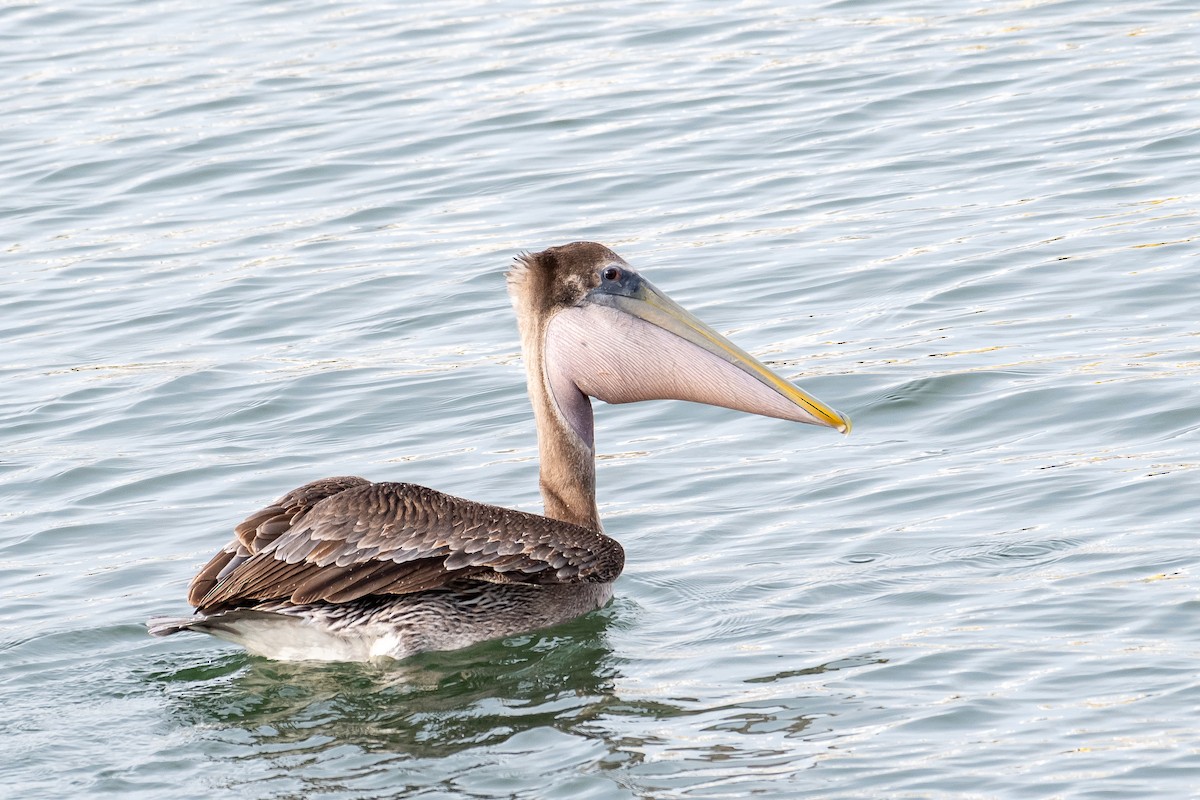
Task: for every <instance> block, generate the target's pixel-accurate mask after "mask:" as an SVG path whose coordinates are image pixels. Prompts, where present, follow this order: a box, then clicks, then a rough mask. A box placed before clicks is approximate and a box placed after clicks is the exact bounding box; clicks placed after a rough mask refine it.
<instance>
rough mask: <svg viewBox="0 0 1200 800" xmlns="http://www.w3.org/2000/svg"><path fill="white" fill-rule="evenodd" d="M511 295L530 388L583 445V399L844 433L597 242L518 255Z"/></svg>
mask: <svg viewBox="0 0 1200 800" xmlns="http://www.w3.org/2000/svg"><path fill="white" fill-rule="evenodd" d="M509 291H510V294H511V295H512V297H513V304H514V306H515V308H516V310H517V317H518V319H519V321H520V325H521V332H522V339H523V343H524V345H525V352H526V354H527V356H529V355H530V354H534V358H533V359H531V363H530V364H529V367H530V388H531V390H536V389H539V388H543V387H544V391H545V392H546V394H547V395H548V399H549V400H550V401H551V405H552V407H553V409H554V411H555V412H556V414H555V415H556V416H558V417H559V418H560V419H561V420H563V421H565V423H566V424H567V426H568V427H569V429H570V431H571V432H572V433H573V434H574V435H575V436H577V437H579V439H580V440H582V442H583V443H584V444H586V445H587V446H588V447H589V448H590V447H591V446H592V441H593V432H592V412H591V404H590V402H589V401H588V398H589V397H594V398H596V399H598V400H603V401H604V402H606V403H631V402H635V401H638V400H668V399H669V400H688V401H692V402H697V403H705V404H708V405H713V406H721V407H724V408H731V409H735V410H738V411H745V412H748V413H751V414H761V415H763V416H767V417H777V418H780V419H786V420H792V421H794V422H804V423H808V424H812V425H824V426H828V427H831V428H835V429H837V430H839V431H841V432H843V433H848V432H849V431H850V419H849V418H848V417H847V416H846V415H844V414H842V413H840V412H838V411H835V410H833V409H832V408H830V407H829V406H827V405H825V404H824V403H822V402H821V401H820V400H818V399H817V398H815V397H813V396H812V395H810V394H808V393H807V392H805V391H803V390H801V389H800V388H798V387H796V386H794V385H792V384H791V383H790V382H789V381H787V380H785V379H784V378H782V377H780V376H779V375H777V374H775V373H774V372H772V371H771V370H770V369H768V368H767V367H766V366H765V365H764V364H763V363H762V362H760V361H758V360H757V359H756V358H754V357H753V356H751V355H750V354H749V353H747V352H746V351H744V350H742V349H741V348H740V347H738V346H737V345H735V344H734V343H733V342H731V341H729V340H728V339H726V338H725V337H724V336H722V335H721V334H719V333H717V332H716V331H714V330H713V329H712V328H710V327H709V326H708V325H705V324H704V323H703V322H701V321H700V320H698V319H697V318H696V317H695V316H693V315H692V314H690V313H689V312H687V311H686V310H684V309H683V308H682V307H681V306H679V304H677V303H676V302H674V301H673V300H671V299H670V298H669V297H667V295H665V294H664V293H663V292H661V291H660V290H659V289H657V288H655V286H654V285H653V284H652V283H650V281H648V280H647V279H646V278H644V277H643V276H642V275H641V274H639V273H638V272H637V271H636V270H635V269H633V267H631V266H630V265H629V263H628V262H627V261H625V259H623V258H621V257H620V256H618V255H617V254H616V253H614V252H613V251H612V250H609V249H608V248H607V247H605V246H603V245H600V244H596V243H594V242H575V243H573V244H567V245H563V246H561V247H552V248H550V249H548V250H544V251H542V252H540V253H533V254H528V255H524V256H522V257H520V258H519V259H518V261H517V265H516V266H515V267H514V268H513V270H512V271H511V272H510V273H509ZM535 382H538V383H542V384H543V386H542V387H535V386H534V383H535Z"/></svg>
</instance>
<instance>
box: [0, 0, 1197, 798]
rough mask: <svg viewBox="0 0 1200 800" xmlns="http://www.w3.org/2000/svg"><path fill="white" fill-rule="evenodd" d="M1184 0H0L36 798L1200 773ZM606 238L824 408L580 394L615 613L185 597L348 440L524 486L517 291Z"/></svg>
mask: <svg viewBox="0 0 1200 800" xmlns="http://www.w3.org/2000/svg"><path fill="white" fill-rule="evenodd" d="M1198 27H1200V16H1198V15H1197V12H1196V11H1195V10H1194V9H1193V8H1192V6H1191V4H1189V3H1184V2H1168V1H1166V0H1164V1H1162V2H1150V3H1142V4H1137V5H1136V6H1134V5H1131V4H1099V5H1097V4H1095V3H1089V2H1084V1H1083V0H1062V1H1061V2H1037V1H1036V0H1034V1H1033V2H1013V3H998V4H997V3H992V4H967V5H963V4H960V3H950V2H945V1H944V0H943V2H934V3H922V4H913V3H905V2H881V3H864V2H850V1H848V0H842V1H841V2H814V3H801V4H795V3H789V4H782V3H781V4H772V3H766V2H755V1H754V0H750V1H749V2H743V3H736V4H731V3H697V4H688V5H678V4H667V3H617V4H610V5H595V4H589V3H556V4H547V3H534V4H502V5H499V4H494V3H485V2H445V3H437V4H413V5H403V6H402V7H393V5H392V4H372V3H358V4H346V3H317V2H296V3H288V4H282V5H280V4H276V5H270V4H268V5H263V4H260V3H251V2H234V3H226V4H222V5H221V6H219V7H214V8H212V9H201V8H195V7H192V6H189V5H187V4H181V3H176V2H172V1H171V0H167V2H163V3H156V4H139V3H129V2H111V3H103V2H92V3H83V4H74V5H71V6H64V7H54V6H48V5H45V4H36V3H27V4H9V5H7V6H5V7H4V8H3V9H0V31H3V33H0V40H2V41H3V46H2V47H0V112H2V113H0V186H3V187H4V191H3V192H2V193H0V221H2V222H0V232H2V236H3V250H2V255H0V352H2V353H3V356H2V357H0V498H2V499H3V514H4V524H3V526H0V574H2V577H0V609H2V610H0V637H2V638H0V641H2V643H3V644H2V648H3V649H2V651H0V665H2V667H0V704H2V706H3V708H4V712H3V715H0V756H2V757H0V781H2V782H3V785H4V786H5V787H6V789H7V790H8V791H10V792H11V793H12V794H13V796H14V797H22V798H30V797H55V798H62V797H94V796H98V795H103V794H119V795H120V796H122V797H129V798H155V797H167V796H170V797H177V796H179V793H180V792H181V791H182V792H183V793H184V794H186V795H189V796H190V795H201V794H204V795H206V796H212V797H235V796H236V797H239V798H245V797H262V798H275V797H280V798H282V797H331V798H332V797H345V798H359V797H494V796H511V797H529V798H545V797H569V798H580V797H583V798H622V797H655V798H669V797H712V798H716V797H742V796H746V795H749V794H761V795H765V796H777V797H801V796H812V797H831V798H832V797H844V798H859V797H865V796H887V797H955V798H957V797H968V796H969V797H987V798H992V797H1013V798H1028V797H1049V796H1055V797H1135V796H1150V795H1153V796H1157V797H1166V796H1188V795H1189V794H1191V793H1192V792H1193V791H1194V789H1193V787H1194V786H1195V785H1196V781H1197V780H1198V779H1200V759H1198V757H1197V752H1198V751H1200V735H1198V734H1197V732H1196V709H1197V707H1198V706H1200V687H1198V683H1197V679H1196V675H1195V672H1196V670H1195V664H1196V657H1197V652H1198V650H1200V635H1198V634H1197V625H1196V618H1197V612H1198V611H1200V602H1198V601H1197V579H1196V570H1197V560H1198V559H1197V555H1196V547H1195V534H1196V530H1197V521H1198V520H1197V518H1198V516H1200V515H1198V514H1197V512H1196V500H1195V498H1196V497H1198V496H1200V481H1198V480H1197V478H1198V473H1197V466H1198V465H1200V457H1198V455H1197V454H1198V441H1200V404H1198V403H1197V401H1196V386H1197V379H1198V377H1200V322H1198V321H1197V320H1198V314H1197V308H1198V306H1197V301H1196V291H1197V290H1196V286H1197V277H1198V270H1197V259H1196V254H1197V247H1196V243H1195V231H1196V229H1197V224H1198V209H1200V203H1198V196H1197V188H1196V187H1197V186H1200V158H1198V157H1197V153H1198V151H1200V127H1198V122H1197V121H1198V120H1200V84H1198V83H1197V80H1196V76H1197V74H1200V72H1198V70H1200V58H1198V57H1197V56H1196V54H1195V52H1196V48H1195V43H1196V41H1197V34H1198V30H1197V29H1198ZM576 239H595V240H598V241H602V242H604V243H606V244H608V245H610V246H612V247H613V248H614V249H616V250H617V251H618V252H619V253H621V254H622V255H623V256H624V257H625V258H627V259H628V260H629V261H630V262H631V263H632V264H634V265H635V266H636V267H638V268H639V269H641V270H643V271H644V272H645V273H646V274H647V275H648V276H649V277H650V278H651V280H653V281H654V282H655V283H656V284H657V285H658V286H660V287H661V288H663V289H664V290H666V291H668V292H669V293H670V294H671V295H672V296H673V297H674V298H675V299H676V300H678V301H679V302H680V303H682V304H683V305H684V306H686V307H688V308H689V309H691V310H693V311H694V312H696V313H697V314H698V315H699V316H701V317H702V318H704V319H705V320H706V321H708V322H709V323H711V324H712V325H714V326H715V327H716V328H718V329H719V330H722V331H723V332H725V333H728V334H729V335H730V336H731V337H732V338H733V339H734V340H735V341H737V342H738V343H740V344H741V345H742V346H744V347H745V348H746V349H748V350H750V351H751V352H753V353H754V354H756V355H758V356H759V357H761V358H763V359H764V360H766V361H767V362H768V363H770V364H771V365H772V366H773V367H774V368H776V369H777V370H779V371H780V372H781V373H783V374H785V375H787V376H788V377H790V378H792V379H794V380H796V381H797V382H798V383H799V384H800V385H802V386H804V387H805V388H806V389H807V390H809V391H811V392H813V393H814V394H816V395H817V396H819V397H821V398H822V399H823V400H826V401H827V402H829V403H830V404H832V405H833V406H835V407H837V408H839V409H841V410H844V411H846V412H847V413H849V414H850V415H851V417H852V418H853V419H854V422H855V430H854V433H853V434H852V435H851V436H850V437H848V438H843V437H839V436H837V435H836V434H834V433H832V432H830V431H825V430H819V429H815V428H809V427H805V426H798V425H791V424H788V423H784V422H780V421H777V420H769V419H760V418H751V417H743V416H741V415H738V414H735V413H733V412H728V411H722V410H719V409H710V408H704V407H698V406H690V405H685V404H670V403H647V404H641V405H635V406H622V407H611V408H610V407H601V408H598V409H597V443H598V447H599V451H600V458H601V461H600V464H599V470H598V481H599V487H600V501H601V511H602V513H603V514H604V516H605V518H606V520H607V522H606V524H607V526H608V529H609V532H610V533H611V534H612V535H614V536H616V537H617V538H619V539H620V540H621V541H622V543H623V544H624V545H625V547H626V550H627V552H628V564H627V568H626V573H625V574H624V575H623V576H622V578H621V579H620V581H619V582H618V584H617V598H616V600H615V601H614V603H613V604H612V605H611V606H609V607H608V608H606V609H604V610H603V611H601V612H599V613H597V614H594V615H591V616H588V617H586V618H584V619H581V620H578V621H577V622H575V623H573V624H571V625H567V626H563V627H561V628H556V629H553V630H549V631H545V632H542V633H538V634H534V635H529V636H524V637H519V638H516V639H510V640H506V641H502V642H494V643H488V644H485V645H480V646H478V647H475V648H471V649H468V650H464V651H459V652H454V653H442V654H431V655H427V656H422V657H419V658H417V659H414V660H412V661H410V662H406V663H404V664H401V665H393V666H391V667H383V666H363V665H307V664H279V663H272V662H268V661H263V660H260V659H255V658H250V657H247V656H246V655H244V654H243V653H241V652H240V651H238V650H237V649H235V648H231V647H229V646H226V645H222V644H219V643H215V642H212V641H209V640H206V639H203V638H201V637H173V638H171V639H168V640H152V639H150V638H148V637H147V636H146V635H145V631H144V628H143V625H142V623H143V621H144V620H145V619H146V618H147V617H149V616H151V615H154V614H163V613H184V612H186V606H185V604H184V600H183V595H184V592H185V587H186V583H187V581H188V579H189V578H190V577H191V575H192V574H193V572H194V571H195V569H196V568H197V566H198V565H199V564H200V563H202V562H203V561H205V560H206V559H207V558H208V556H209V555H210V554H211V553H212V552H213V550H214V549H215V548H216V547H218V546H220V545H221V544H222V543H223V542H224V541H225V539H226V538H227V536H228V532H229V530H230V528H231V526H232V525H233V524H234V523H235V522H236V521H238V520H240V519H241V518H242V517H243V516H244V515H245V514H247V513H248V512H250V511H251V510H253V509H255V508H258V507H260V506H261V505H262V504H264V503H265V502H268V501H270V500H272V499H273V498H275V497H277V496H278V495H280V494H282V493H284V492H286V491H287V490H289V489H291V488H292V487H294V486H296V485H299V484H300V483H303V482H305V481H307V480H310V479H313V478H316V477H321V476H325V475H336V474H360V475H364V476H366V477H369V478H372V479H377V480H386V479H391V480H406V481H413V482H419V483H423V484H427V485H430V486H433V487H436V488H439V489H442V490H444V491H448V492H451V493H454V494H460V495H465V496H468V497H472V498H475V499H479V500H483V501H490V502H497V503H503V504H507V505H512V506H515V507H518V508H522V509H527V510H538V509H539V508H540V500H539V497H538V494H537V478H536V475H537V465H536V460H535V459H536V446H535V440H534V431H533V425H532V417H531V413H530V411H529V409H528V405H527V401H526V399H525V393H524V385H523V381H524V378H523V371H522V366H521V363H520V359H519V345H518V341H517V336H516V329H515V325H514V324H513V321H512V315H511V310H510V308H509V306H508V302H507V299H506V297H505V295H504V282H503V273H504V270H505V269H506V267H507V264H508V263H509V262H510V260H511V258H512V257H513V255H514V254H516V253H517V252H519V251H521V250H524V249H540V248H542V247H545V246H549V245H553V244H559V243H562V242H566V241H572V240H576Z"/></svg>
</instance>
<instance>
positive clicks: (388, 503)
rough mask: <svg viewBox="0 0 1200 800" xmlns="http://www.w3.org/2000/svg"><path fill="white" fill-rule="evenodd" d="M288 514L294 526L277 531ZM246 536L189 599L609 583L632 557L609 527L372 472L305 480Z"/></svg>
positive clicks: (324, 597)
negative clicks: (464, 584) (374, 478)
mask: <svg viewBox="0 0 1200 800" xmlns="http://www.w3.org/2000/svg"><path fill="white" fill-rule="evenodd" d="M339 482H340V483H339ZM285 519H286V520H287V521H288V525H287V527H286V528H285V529H284V530H282V531H279V530H276V529H277V528H278V527H279V525H280V522H281V521H282V520H285ZM251 524H253V528H250V527H246V528H245V529H244V530H243V526H250V525H251ZM264 527H265V528H267V531H268V533H269V534H270V536H269V537H268V536H266V535H264V533H263V529H264ZM237 534H238V538H237V540H236V541H235V542H233V543H231V544H230V545H229V546H227V547H226V548H225V550H223V551H222V552H221V553H218V554H217V556H215V557H214V558H213V560H212V561H211V562H209V565H208V566H207V567H205V568H204V569H203V570H202V571H201V572H200V574H199V575H197V576H196V579H195V580H194V581H193V583H192V590H191V593H190V594H189V600H190V601H191V603H192V604H193V605H194V606H196V607H197V608H198V609H199V610H201V611H206V612H208V611H215V610H219V609H223V608H230V607H233V606H237V605H243V604H246V603H248V602H255V601H262V600H284V599H286V600H289V601H290V602H293V603H311V602H317V601H327V602H337V603H342V602H347V601H350V600H354V599H357V598H359V597H365V596H366V595H369V594H407V593H410V592H416V591H423V590H426V589H434V588H438V587H441V586H445V585H446V584H448V583H450V582H452V581H455V580H461V579H463V578H474V579H476V580H484V581H491V582H496V583H534V584H548V583H582V582H608V581H612V580H614V579H615V578H616V577H617V575H619V574H620V572H621V568H622V567H623V566H624V563H625V554H624V551H623V550H622V549H621V546H620V544H618V543H617V542H616V541H614V540H613V539H610V538H609V537H607V536H605V535H604V534H602V533H600V532H598V531H592V530H588V529H587V528H582V527H579V526H577V525H571V524H569V523H566V522H561V521H559V520H554V519H549V518H547V517H542V516H538V515H536V514H527V513H525V512H521V511H513V510H511V509H507V508H500V507H498V506H490V505H485V504H483V503H475V502H472V501H470V500H464V499H462V498H459V497H452V496H450V495H447V494H443V493H441V492H437V491H434V490H433V489H427V488H425V487H424V486H415V485H413V484H406V483H367V482H366V481H364V480H362V479H361V478H331V479H328V480H327V481H317V482H316V483H310V484H308V485H307V486H303V487H301V488H300V489H297V490H296V491H295V492H292V493H291V494H289V495H287V496H285V497H284V498H282V499H281V500H280V501H279V502H278V503H276V504H275V505H273V506H270V507H268V508H266V509H263V511H260V512H258V513H257V514H254V515H252V516H251V517H249V518H248V519H247V520H246V522H245V523H243V524H242V526H239V528H238V531H237ZM268 539H269V540H268ZM247 541H249V542H250V545H247V544H246V542H247ZM260 541H264V542H265V543H264V544H262V545H261V546H260V545H259V542H260Z"/></svg>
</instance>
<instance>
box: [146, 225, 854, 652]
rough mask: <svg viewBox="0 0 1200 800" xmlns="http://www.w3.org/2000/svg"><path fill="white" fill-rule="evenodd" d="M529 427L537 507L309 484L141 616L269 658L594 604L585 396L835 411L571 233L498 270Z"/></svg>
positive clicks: (457, 639)
mask: <svg viewBox="0 0 1200 800" xmlns="http://www.w3.org/2000/svg"><path fill="white" fill-rule="evenodd" d="M508 291H509V295H510V296H511V297H512V303H513V307H514V309H515V310H516V314H517V320H518V324H519V327H520V333H521V347H522V350H523V352H524V355H525V364H526V369H527V377H528V389H529V396H530V400H531V401H532V402H533V411H534V417H535V419H536V422H537V431H538V451H539V456H540V459H541V476H540V477H541V490H542V498H543V501H544V504H545V516H538V515H536V514H529V513H525V512H522V511H514V510H511V509H507V508H500V507H498V506H492V505H486V504H484V503H476V502H473V501H470V500H463V499H461V498H458V497H451V496H450V495H446V494H442V493H441V492H437V491H434V490H433V489H426V488H425V487H423V486H415V485H413V484H408V483H371V482H369V481H366V480H363V479H362V478H352V477H338V478H326V479H324V480H319V481H314V482H313V483H309V484H307V485H305V486H301V487H300V488H299V489H296V490H294V491H292V492H289V493H288V494H286V495H284V496H283V497H281V498H280V499H279V500H277V501H276V502H274V503H273V504H271V505H269V506H267V507H266V508H264V509H263V510H261V511H259V512H257V513H255V514H252V515H250V516H249V517H247V518H246V520H245V521H244V522H242V523H241V524H240V525H238V526H237V527H236V528H235V529H234V531H235V534H236V536H235V538H234V540H233V541H232V542H230V543H229V544H228V545H226V546H225V548H224V549H223V550H221V552H219V553H217V554H216V555H215V556H214V557H213V559H212V560H211V561H209V562H208V565H207V566H205V567H204V568H203V569H202V570H200V573H199V574H198V575H197V576H196V577H195V578H194V579H193V580H192V583H191V587H190V589H189V592H188V600H189V602H190V603H191V605H193V606H195V608H196V614H195V616H193V617H190V618H186V619H153V620H151V621H150V623H149V625H150V632H151V633H153V634H155V635H160V636H165V635H167V634H171V633H175V632H177V631H182V630H191V631H200V632H202V633H207V634H211V635H213V636H216V637H218V638H221V639H226V640H229V641H232V642H236V643H237V644H240V645H242V646H243V647H245V648H246V649H247V650H249V651H251V652H253V653H257V654H259V655H263V656H266V657H268V658H276V659H294V660H299V659H319V660H330V661H365V660H370V659H375V658H383V657H390V658H403V657H405V656H409V655H412V654H414V653H419V652H422V651H427V650H450V649H454V648H459V647H465V646H466V645H469V644H473V643H475V642H479V641H483V640H485V639H494V638H498V637H504V636H511V635H514V634H517V633H523V632H526V631H530V630H535V629H538V628H543V627H546V626H549V625H555V624H558V623H561V622H565V621H567V620H569V619H572V618H574V617H577V616H579V615H581V614H585V613H587V612H589V611H592V610H594V609H597V608H600V607H601V606H603V605H604V604H605V603H607V602H608V600H609V598H611V597H612V591H613V581H614V580H616V578H617V576H618V575H620V574H621V568H622V567H623V566H624V563H625V553H624V550H622V549H621V545H620V544H618V543H617V542H616V541H615V540H614V539H610V538H609V537H608V536H606V535H605V534H604V527H603V526H602V525H601V523H600V515H599V512H598V511H597V510H596V473H595V445H594V444H593V436H592V405H591V401H590V399H589V398H592V397H594V398H597V399H599V400H603V401H605V402H607V403H630V402H633V401H636V400H654V399H676V400H691V401H694V402H699V403H707V404H710V405H715V406H723V407H725V408H732V409H737V410H739V411H746V412H749V413H752V414H762V415H765V416H769V417H779V418H781V419H785V420H792V421H795V422H807V423H811V424H815V425H827V426H829V427H832V428H836V429H837V430H839V431H842V432H848V431H849V430H850V420H849V419H848V418H846V417H845V416H844V415H842V414H840V413H839V412H837V411H834V410H833V409H831V408H830V407H829V406H826V405H825V404H824V403H822V402H820V401H819V400H817V399H816V398H814V397H812V396H811V395H809V394H807V393H805V392H803V391H801V390H800V389H798V388H796V387H795V386H793V385H792V384H791V383H789V382H787V381H785V380H784V379H783V378H781V377H779V376H778V375H776V374H775V373H773V372H771V371H770V370H769V369H767V368H766V367H765V366H763V365H762V364H761V363H759V362H758V361H757V360H755V359H754V358H753V357H752V356H750V355H749V354H747V353H746V352H744V351H743V350H741V349H739V348H738V347H737V346H736V345H734V344H733V343H732V342H730V341H729V340H727V339H726V338H725V337H723V336H721V335H720V334H719V333H717V332H716V331H714V330H713V329H712V328H709V327H708V326H707V325H705V324H704V323H702V322H700V321H699V320H698V319H696V318H695V317H693V316H692V315H691V314H689V313H688V312H687V311H684V310H683V309H682V308H681V307H679V306H678V305H676V304H675V303H674V302H673V301H671V300H670V299H669V298H668V297H667V296H666V295H664V294H663V293H662V292H660V291H659V290H658V289H656V288H654V286H653V285H651V283H650V282H649V281H647V280H646V279H645V278H643V277H642V276H641V275H640V274H638V273H637V272H636V271H635V270H634V269H633V268H632V267H630V266H629V264H628V263H626V262H625V260H624V259H622V258H621V257H620V256H618V255H617V254H616V253H614V252H612V251H611V250H609V249H608V248H607V247H604V246H603V245H599V244H595V243H592V242H575V243H573V244H568V245H563V246H561V247H552V248H550V249H548V250H545V251H543V252H541V253H533V254H526V255H522V256H520V257H518V258H517V260H516V263H515V264H514V265H513V267H512V269H511V270H510V271H509V273H508Z"/></svg>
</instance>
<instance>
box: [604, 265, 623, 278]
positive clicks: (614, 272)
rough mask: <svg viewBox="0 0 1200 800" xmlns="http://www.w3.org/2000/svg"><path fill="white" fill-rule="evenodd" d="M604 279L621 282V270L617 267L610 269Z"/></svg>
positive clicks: (605, 273)
mask: <svg viewBox="0 0 1200 800" xmlns="http://www.w3.org/2000/svg"><path fill="white" fill-rule="evenodd" d="M603 278H604V280H606V281H619V280H621V270H619V269H617V268H616V267H609V268H608V269H606V270H604V273H603Z"/></svg>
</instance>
